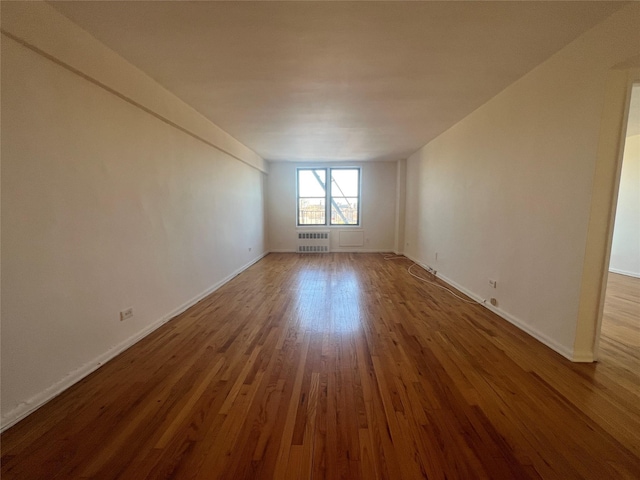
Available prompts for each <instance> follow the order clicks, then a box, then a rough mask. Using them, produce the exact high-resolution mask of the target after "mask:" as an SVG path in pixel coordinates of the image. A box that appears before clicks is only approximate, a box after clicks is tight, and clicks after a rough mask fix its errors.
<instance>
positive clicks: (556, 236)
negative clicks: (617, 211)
mask: <svg viewBox="0 0 640 480" xmlns="http://www.w3.org/2000/svg"><path fill="white" fill-rule="evenodd" d="M639 22H640V8H638V6H637V5H633V6H630V7H627V8H625V9H624V10H622V11H620V12H619V13H616V14H614V15H613V16H612V17H610V18H609V19H607V20H605V21H604V22H602V23H601V24H600V25H598V26H596V27H595V28H594V29H592V30H590V31H589V32H587V33H585V34H584V35H582V36H581V37H579V38H578V39H576V40H575V41H574V42H572V43H571V44H569V45H568V46H567V47H565V48H564V49H562V50H561V51H559V52H558V53H557V54H556V55H554V56H552V57H551V58H550V59H549V60H547V61H545V62H544V63H542V64H541V65H539V66H538V67H536V68H535V69H534V70H532V71H531V72H530V73H529V74H527V75H525V76H524V77H523V78H521V79H520V80H518V81H517V82H515V83H514V84H512V85H511V86H509V87H508V88H507V89H505V90H504V91H503V92H501V93H500V94H499V95H497V96H496V97H494V98H493V99H492V100H490V101H489V102H487V103H486V104H485V105H483V106H482V107H481V108H479V109H478V110H476V111H475V112H473V113H472V114H471V115H469V116H468V117H466V118H465V119H464V120H462V121H461V122H459V123H458V124H457V125H455V126H454V127H453V128H451V129H450V130H448V131H447V132H445V133H443V134H442V135H440V136H439V137H438V138H436V139H435V140H433V141H432V142H430V143H429V144H427V145H426V146H424V147H423V148H422V149H420V150H419V151H418V152H416V153H415V154H413V155H412V156H411V157H410V158H409V160H408V164H407V206H406V219H407V220H406V233H405V253H406V254H408V255H409V256H410V257H411V258H413V259H415V260H417V261H419V262H420V263H423V264H428V265H431V266H433V267H435V268H436V269H437V270H438V272H439V274H440V275H442V276H443V277H444V278H445V279H447V280H448V281H450V282H451V283H453V284H454V285H457V286H459V287H461V288H462V289H463V290H465V291H467V292H468V293H470V294H471V295H474V296H475V297H476V298H479V299H486V298H490V297H495V298H497V300H498V307H497V308H496V309H494V310H495V311H496V312H498V313H499V314H501V315H502V316H503V317H505V318H507V319H509V320H510V321H512V322H513V323H515V324H517V325H519V326H520V327H521V328H523V329H524V330H526V331H528V332H529V333H531V334H533V335H534V336H536V337H537V338H539V339H540V340H542V341H543V342H545V343H546V344H547V345H549V346H551V347H552V348H554V349H555V350H556V351H558V352H560V353H561V354H563V355H565V356H567V357H568V358H572V359H579V360H586V359H588V358H589V355H590V354H591V353H592V352H588V351H580V352H576V351H574V341H575V339H576V328H577V319H578V309H579V305H580V300H581V296H580V295H581V282H582V280H583V276H582V275H583V266H584V263H585V261H586V260H585V245H586V242H587V233H588V232H587V231H588V227H589V218H590V209H591V195H592V185H593V182H594V171H595V166H596V158H597V152H598V139H599V134H600V122H601V115H602V111H603V105H604V95H605V90H606V83H607V78H608V73H609V70H610V69H611V68H612V67H614V66H615V65H616V64H618V63H620V62H622V61H625V60H627V59H629V58H632V57H634V56H636V55H638V54H640V29H638V28H637V26H638V24H639ZM436 253H437V255H438V259H437V260H436ZM490 278H491V279H495V280H497V288H496V289H493V288H491V287H490V286H489V282H488V279H490ZM594 315H595V314H594Z"/></svg>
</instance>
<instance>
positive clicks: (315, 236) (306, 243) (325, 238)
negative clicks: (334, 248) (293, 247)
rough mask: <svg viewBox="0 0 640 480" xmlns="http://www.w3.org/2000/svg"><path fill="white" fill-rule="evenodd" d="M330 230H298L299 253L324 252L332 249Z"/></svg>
mask: <svg viewBox="0 0 640 480" xmlns="http://www.w3.org/2000/svg"><path fill="white" fill-rule="evenodd" d="M329 233H330V232H298V253H322V252H328V251H329V250H330V248H329V247H330V245H331V244H330V243H329Z"/></svg>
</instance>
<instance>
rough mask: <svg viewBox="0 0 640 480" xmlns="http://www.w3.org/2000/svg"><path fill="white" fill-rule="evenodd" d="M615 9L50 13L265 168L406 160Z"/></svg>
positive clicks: (473, 5) (117, 5)
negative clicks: (272, 163) (268, 164)
mask: <svg viewBox="0 0 640 480" xmlns="http://www.w3.org/2000/svg"><path fill="white" fill-rule="evenodd" d="M621 5H622V4H621V3H617V2H594V1H586V2H580V1H569V2H539V1H534V2H499V1H498V2H363V1H359V2H171V1H165V2H145V1H128V2H94V1H89V2H84V1H73V2H55V3H54V6H55V8H57V9H58V10H59V11H60V12H62V13H63V14H64V15H66V16H67V17H68V18H70V19H71V20H73V21H74V22H76V23H77V24H79V25H80V26H82V27H83V28H84V29H86V30H88V31H89V32H90V33H91V34H93V35H94V36H95V37H96V38H98V39H99V40H101V41H102V42H103V43H105V44H106V45H108V46H109V47H111V48H112V49H113V50H115V51H116V52H118V53H119V54H120V55H121V56H122V57H124V58H126V59H127V60H128V61H130V62H131V63H132V64H134V65H136V66H137V67H139V68H141V69H142V70H144V71H145V72H146V73H147V74H149V75H150V76H151V77H153V78H154V79H156V80H157V81H158V82H159V83H160V84H162V85H163V86H165V87H166V88H167V89H169V90H170V91H172V92H173V93H174V94H176V95H177V96H178V97H180V98H182V99H183V100H184V101H185V102H186V103H188V104H190V105H191V106H193V107H194V108H195V109H196V110H198V111H199V112H201V113H202V114H204V115H205V116H206V117H208V118H209V119H210V120H211V121H213V122H214V123H216V124H217V125H218V126H220V127H221V128H223V129H224V130H226V131H227V132H229V133H230V134H231V135H233V136H234V137H236V138H237V139H238V140H240V141H241V142H242V143H244V144H245V145H247V146H248V147H250V148H252V149H254V150H255V151H256V152H257V153H258V154H260V155H261V156H262V157H263V158H266V159H268V160H289V161H302V160H332V161H340V160H352V161H353V160H396V159H399V158H406V157H407V156H408V155H410V154H411V153H413V152H414V151H415V150H417V149H418V148H420V147H421V146H422V145H424V144H425V143H427V142H428V141H430V140H431V139H433V138H434V137H436V136H437V135H438V134H440V133H442V132H443V131H445V130H446V129H448V128H449V127H451V126H452V125H454V124H455V123H456V122H458V121H459V120H461V119H462V118H464V117H465V116H466V115H468V114H469V113H470V112H472V111H473V110H475V109H476V108H478V107H479V106H480V105H482V104H483V103H484V102H486V101H487V100H488V99H490V98H491V97H492V96H494V95H496V94H497V93H498V92H500V91H501V90H503V89H504V88H505V87H506V86H508V85H509V84H511V83H513V82H514V81H515V80H517V79H518V78H519V77H521V76H522V75H524V74H525V73H526V72H528V71H529V70H531V69H532V68H533V67H535V66H536V65H538V64H540V63H541V62H542V61H544V60H545V59H546V58H548V57H549V56H550V55H552V54H553V53H554V52H556V51H558V50H559V49H561V48H562V47H563V46H564V45H566V44H567V43H569V42H570V41H571V40H573V39H574V38H575V37H577V36H578V35H580V34H581V33H582V32H584V31H586V30H587V29H589V28H590V27H592V26H593V25H595V24H596V23H598V22H600V21H601V20H603V19H604V18H605V17H606V16H608V15H610V14H611V13H613V12H614V11H615V10H617V9H618V8H620V7H621Z"/></svg>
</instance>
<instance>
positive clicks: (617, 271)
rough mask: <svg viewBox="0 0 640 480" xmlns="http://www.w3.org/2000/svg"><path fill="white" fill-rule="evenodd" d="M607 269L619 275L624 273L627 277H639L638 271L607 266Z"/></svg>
mask: <svg viewBox="0 0 640 480" xmlns="http://www.w3.org/2000/svg"><path fill="white" fill-rule="evenodd" d="M609 271H610V272H612V273H617V274H619V275H626V276H627V277H634V278H640V273H638V272H629V271H628V270H620V269H618V268H611V267H609Z"/></svg>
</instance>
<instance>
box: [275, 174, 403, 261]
mask: <svg viewBox="0 0 640 480" xmlns="http://www.w3.org/2000/svg"><path fill="white" fill-rule="evenodd" d="M311 165H313V166H318V167H328V166H351V167H361V169H362V170H361V175H362V176H361V186H362V192H361V210H360V215H361V217H362V221H361V225H360V226H359V227H311V228H318V229H320V230H331V231H332V235H331V250H332V251H344V252H353V251H359V252H365V251H368V252H383V251H384V252H390V251H392V250H394V239H395V231H394V230H395V229H394V225H395V223H396V220H395V215H396V162H369V163H361V162H353V163H348V164H347V163H344V164H335V163H333V164H332V163H313V164H310V163H294V162H269V175H268V176H267V180H266V183H267V188H266V191H267V202H266V203H267V205H266V211H267V224H268V225H269V249H270V250H271V251H276V252H293V251H295V250H296V242H297V237H296V231H297V230H298V227H297V226H296V169H297V168H298V167H309V166H311ZM305 228H306V229H308V228H309V227H305ZM348 229H357V230H363V231H364V239H365V240H364V246H363V247H340V246H339V245H338V235H337V232H338V231H340V230H348Z"/></svg>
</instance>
